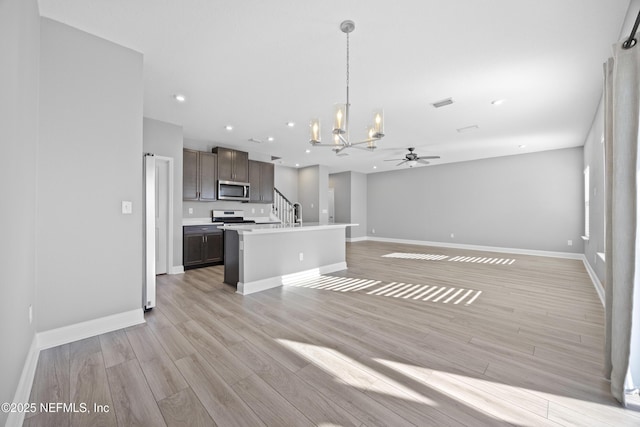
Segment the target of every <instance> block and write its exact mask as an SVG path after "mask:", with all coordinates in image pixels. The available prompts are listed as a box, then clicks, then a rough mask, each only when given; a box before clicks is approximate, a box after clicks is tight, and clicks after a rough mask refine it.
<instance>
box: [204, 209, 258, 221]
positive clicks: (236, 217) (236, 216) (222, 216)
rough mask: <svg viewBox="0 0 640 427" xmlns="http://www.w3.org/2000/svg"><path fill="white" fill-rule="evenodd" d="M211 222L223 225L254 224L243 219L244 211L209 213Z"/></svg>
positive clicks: (214, 211) (216, 211)
mask: <svg viewBox="0 0 640 427" xmlns="http://www.w3.org/2000/svg"><path fill="white" fill-rule="evenodd" d="M211 221H212V222H221V223H224V224H242V223H244V224H255V221H253V220H250V219H244V211H242V210H240V211H235V210H229V211H218V210H213V211H211Z"/></svg>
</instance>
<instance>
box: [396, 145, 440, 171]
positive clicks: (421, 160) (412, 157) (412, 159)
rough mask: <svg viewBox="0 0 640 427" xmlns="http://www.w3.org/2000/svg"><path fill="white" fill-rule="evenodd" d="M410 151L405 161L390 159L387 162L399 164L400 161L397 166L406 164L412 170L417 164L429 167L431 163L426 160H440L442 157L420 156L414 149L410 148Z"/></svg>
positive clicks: (405, 156)
mask: <svg viewBox="0 0 640 427" xmlns="http://www.w3.org/2000/svg"><path fill="white" fill-rule="evenodd" d="M408 150H409V152H408V153H407V154H405V155H404V159H388V160H385V162H397V161H400V163H398V164H397V165H396V166H400V165H402V164H405V163H406V164H407V165H409V167H410V168H412V167H414V166H415V165H417V164H421V165H428V164H429V162H427V161H426V159H439V158H440V156H418V155H417V154H416V153H414V151H415V148H414V147H409V148H408Z"/></svg>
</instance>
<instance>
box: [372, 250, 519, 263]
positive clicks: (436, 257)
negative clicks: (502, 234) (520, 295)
mask: <svg viewBox="0 0 640 427" xmlns="http://www.w3.org/2000/svg"><path fill="white" fill-rule="evenodd" d="M382 257H383V258H400V259H420V260H427V261H444V260H447V261H449V262H451V261H453V262H470V263H475V264H491V265H511V264H513V263H514V262H516V260H515V259H513V258H497V257H495V258H492V257H472V256H455V257H453V258H450V257H449V256H447V255H438V254H418V253H405V252H394V253H391V254H386V255H382Z"/></svg>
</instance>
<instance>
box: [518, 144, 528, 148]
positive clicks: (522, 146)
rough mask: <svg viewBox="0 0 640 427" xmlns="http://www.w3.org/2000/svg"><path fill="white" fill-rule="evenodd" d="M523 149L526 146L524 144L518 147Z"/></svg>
mask: <svg viewBox="0 0 640 427" xmlns="http://www.w3.org/2000/svg"><path fill="white" fill-rule="evenodd" d="M525 147H526V145H524V144H520V145H518V148H525Z"/></svg>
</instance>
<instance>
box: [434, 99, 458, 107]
mask: <svg viewBox="0 0 640 427" xmlns="http://www.w3.org/2000/svg"><path fill="white" fill-rule="evenodd" d="M451 104H453V99H452V98H447V99H442V100H440V101H436V102H434V103H433V104H431V105H433V106H434V108H440V107H444V106H446V105H451Z"/></svg>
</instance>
